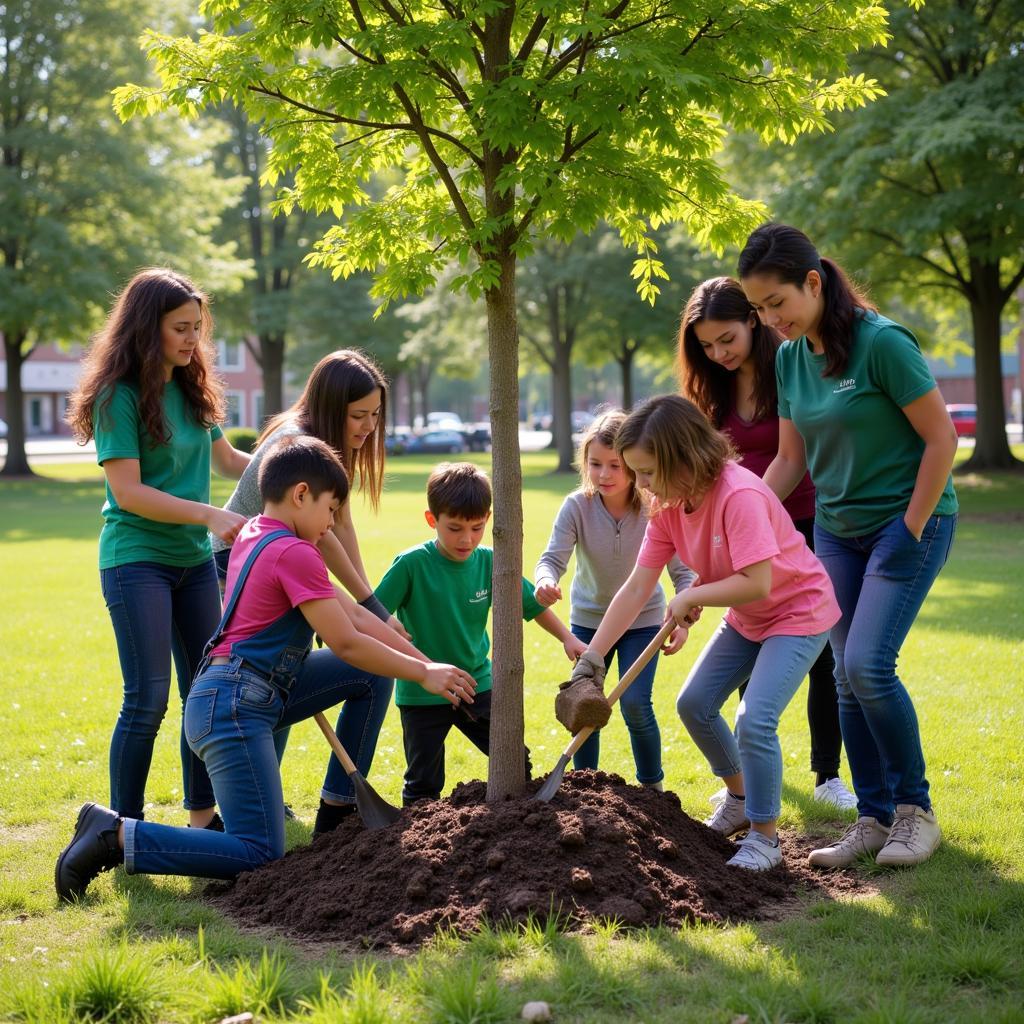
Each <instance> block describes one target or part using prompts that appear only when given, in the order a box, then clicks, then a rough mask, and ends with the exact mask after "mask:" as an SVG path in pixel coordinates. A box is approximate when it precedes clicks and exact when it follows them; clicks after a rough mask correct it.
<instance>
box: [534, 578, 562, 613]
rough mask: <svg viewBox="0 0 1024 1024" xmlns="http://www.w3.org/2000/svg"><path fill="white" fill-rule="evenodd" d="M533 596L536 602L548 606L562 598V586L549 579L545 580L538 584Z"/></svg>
mask: <svg viewBox="0 0 1024 1024" xmlns="http://www.w3.org/2000/svg"><path fill="white" fill-rule="evenodd" d="M533 596H534V597H535V598H536V599H537V604H542V605H544V607H545V608H550V607H551V606H552V605H553V604H554V603H555V602H556V601H561V600H562V588H561V587H560V586H559V585H558V584H557V583H554V582H552V581H551V580H545V581H544V582H543V583H540V584H538V586H537V589H536V590H535V591H534V592H533Z"/></svg>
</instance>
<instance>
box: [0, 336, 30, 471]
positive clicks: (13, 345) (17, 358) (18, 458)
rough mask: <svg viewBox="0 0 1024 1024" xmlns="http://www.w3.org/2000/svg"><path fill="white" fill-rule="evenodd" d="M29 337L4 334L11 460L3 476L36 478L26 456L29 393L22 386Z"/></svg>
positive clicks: (8, 443)
mask: <svg viewBox="0 0 1024 1024" xmlns="http://www.w3.org/2000/svg"><path fill="white" fill-rule="evenodd" d="M24 343H25V337H24V335H22V334H16V335H14V336H13V337H9V336H8V335H7V334H4V358H5V359H6V360H7V411H6V415H7V458H6V459H5V460H4V465H3V469H0V476H33V475H34V474H33V472H32V467H31V466H29V464H28V456H27V455H26V453H25V392H24V391H23V389H22V386H21V368H22V366H23V365H24V363H25V359H26V356H25V352H24V348H23V345H24Z"/></svg>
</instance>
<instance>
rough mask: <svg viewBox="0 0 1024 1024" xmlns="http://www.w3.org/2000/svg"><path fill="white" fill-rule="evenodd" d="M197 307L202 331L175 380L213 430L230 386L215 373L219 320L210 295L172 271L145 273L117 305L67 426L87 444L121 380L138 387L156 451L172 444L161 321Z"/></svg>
mask: <svg viewBox="0 0 1024 1024" xmlns="http://www.w3.org/2000/svg"><path fill="white" fill-rule="evenodd" d="M186 302H195V303H197V304H198V306H199V315H200V320H201V323H202V327H201V329H200V333H199V344H198V345H197V346H196V349H195V351H194V352H193V353H192V358H191V359H190V360H189V364H188V366H175V367H174V369H173V371H172V374H171V379H172V380H174V381H175V383H177V385H178V387H179V388H180V389H181V391H182V393H183V394H184V396H185V402H186V404H187V406H188V408H189V409H191V411H192V415H193V416H194V417H195V420H196V422H197V423H199V424H201V425H202V426H204V427H212V426H213V425H214V424H215V423H220V422H221V421H222V420H223V419H224V388H223V386H222V385H221V383H220V381H219V380H218V379H217V378H216V377H215V376H214V375H213V373H212V372H211V368H212V366H213V341H212V336H213V318H212V317H211V315H210V307H209V303H208V301H207V299H206V296H205V295H204V294H203V293H202V292H201V291H200V290H199V289H198V288H197V287H196V286H195V285H194V284H193V283H192V281H190V280H189V279H188V278H187V277H185V276H184V275H183V274H179V273H177V272H176V271H174V270H168V269H167V268H166V267H149V268H147V269H146V270H140V271H139V272H138V273H137V274H136V275H135V276H134V277H133V278H132V279H131V280H130V281H129V282H128V284H127V285H125V287H124V288H123V289H122V291H121V293H120V294H119V295H118V296H117V298H116V299H115V300H114V305H113V307H112V308H111V310H110V315H109V316H108V317H107V322H106V323H105V324H104V326H103V328H102V330H100V331H99V333H98V334H96V336H95V337H94V338H93V341H92V344H91V345H90V346H89V351H88V352H87V353H86V355H85V359H84V360H83V364H82V376H81V377H80V378H79V381H78V386H77V387H76V388H75V390H74V391H73V392H72V394H71V396H70V398H69V401H68V411H67V421H68V423H69V424H70V425H71V428H72V430H73V431H74V433H75V436H76V437H77V438H78V440H79V442H80V443H81V444H85V442H86V441H89V440H90V439H91V438H92V437H93V435H94V433H95V428H96V421H97V419H99V418H101V417H103V416H105V414H106V412H107V409H108V407H109V406H110V402H111V401H112V399H113V397H114V385H115V384H117V383H118V382H120V381H126V382H129V383H132V384H134V385H135V386H136V387H137V388H138V389H139V416H140V417H141V419H142V422H143V424H144V426H145V428H146V432H147V433H148V434H149V437H150V442H151V443H152V444H153V445H163V444H167V443H168V442H169V441H170V440H171V437H170V432H169V431H168V428H167V421H166V419H165V418H164V411H163V394H164V384H165V383H166V381H165V378H164V360H163V347H162V341H161V337H160V321H161V320H162V319H163V317H164V316H166V314H168V313H170V312H172V311H173V310H175V309H178V308H179V307H180V306H184V305H185V303H186Z"/></svg>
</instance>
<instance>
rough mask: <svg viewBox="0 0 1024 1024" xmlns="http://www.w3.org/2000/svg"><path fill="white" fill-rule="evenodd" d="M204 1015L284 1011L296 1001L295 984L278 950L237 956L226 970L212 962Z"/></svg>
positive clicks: (214, 1016)
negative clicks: (256, 956) (251, 957)
mask: <svg viewBox="0 0 1024 1024" xmlns="http://www.w3.org/2000/svg"><path fill="white" fill-rule="evenodd" d="M208 977H209V981H208V989H207V997H206V1004H205V1007H204V1012H205V1014H206V1018H207V1019H208V1018H214V1019H220V1018H221V1017H232V1016H235V1015H236V1014H240V1013H246V1012H250V1013H253V1014H257V1015H258V1014H263V1013H284V1012H285V1011H286V1010H288V1009H290V1008H291V1006H292V1005H293V1004H294V1003H295V1002H296V999H297V995H298V985H297V984H296V982H295V980H294V978H293V977H292V974H291V971H290V970H289V968H288V965H287V964H286V963H285V961H284V959H283V958H282V957H281V955H280V953H278V952H276V951H274V952H272V953H271V952H268V951H267V950H263V952H262V954H261V955H260V957H259V959H258V960H256V961H255V962H253V961H252V960H245V959H239V960H237V961H236V962H235V964H234V967H233V968H232V969H229V970H225V969H224V968H223V967H221V966H220V965H219V964H214V966H213V972H212V974H210V975H209V976H208Z"/></svg>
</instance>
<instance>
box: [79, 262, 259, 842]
mask: <svg viewBox="0 0 1024 1024" xmlns="http://www.w3.org/2000/svg"><path fill="white" fill-rule="evenodd" d="M212 326H213V324H212V320H211V317H210V313H209V307H208V304H207V301H206V297H205V296H204V295H203V294H202V293H201V292H200V291H199V290H198V289H197V288H196V286H195V285H194V284H193V283H192V282H191V281H189V280H188V278H186V277H183V276H182V275H180V274H177V273H175V272H174V271H171V270H166V269H162V268H152V269H148V270H143V271H141V272H140V273H138V274H136V275H135V277H133V278H132V280H131V281H130V282H129V283H128V285H127V286H126V287H125V288H124V290H123V291H122V292H121V294H120V295H119V296H118V297H117V299H116V301H115V302H114V306H113V309H112V310H111V312H110V316H109V317H108V318H107V322H106V325H105V326H104V328H103V329H102V330H101V331H100V333H99V334H98V335H97V336H96V337H95V339H94V340H93V343H92V346H91V347H90V349H89V352H88V353H87V355H86V357H85V360H84V365H83V369H82V376H81V379H80V381H79V383H78V387H77V388H76V389H75V391H74V393H73V394H72V395H71V398H70V402H69V408H68V421H69V422H70V423H71V426H72V427H73V428H74V431H75V434H76V435H77V437H78V439H79V440H80V441H81V442H82V443H84V442H86V441H88V440H90V439H91V438H95V441H96V458H97V461H98V462H99V463H100V465H101V466H103V472H104V475H105V476H106V487H107V500H106V502H105V504H104V506H103V519H104V524H103V529H102V531H101V533H100V545H99V554H100V558H99V562H100V583H101V585H102V589H103V597H104V600H105V601H106V604H107V609H108V611H109V612H110V618H111V621H112V623H113V626H114V636H115V638H116V640H117V651H118V657H119V659H120V663H121V673H122V676H123V680H124V699H123V702H122V705H121V713H120V715H119V716H118V719H117V724H116V725H115V726H114V734H113V737H112V739H111V743H110V793H111V798H110V802H111V806H112V807H113V808H114V809H115V810H117V812H118V813H119V814H123V815H125V816H128V817H141V816H142V814H143V808H144V806H145V788H146V779H147V777H148V775H149V766H150V762H151V761H152V758H153V745H154V742H155V740H156V734H157V731H158V730H159V728H160V723H161V721H162V720H163V717H164V714H165V712H166V711H167V700H168V694H169V691H170V680H171V676H170V667H171V659H172V656H173V659H174V663H175V667H176V669H177V677H178V691H179V694H180V695H181V699H182V701H184V699H185V697H186V696H187V695H188V691H189V686H190V685H191V682H192V677H193V676H194V674H195V671H196V669H197V668H198V667H199V662H200V660H201V659H202V655H203V648H204V647H205V646H206V642H207V641H208V640H209V639H210V637H211V636H212V635H213V633H214V631H215V630H216V628H217V623H218V622H219V621H220V594H219V590H218V587H217V573H216V569H215V567H214V563H213V557H212V552H211V550H210V540H209V532H208V531H212V532H213V533H214V534H216V535H217V536H218V537H221V538H222V539H223V540H225V541H228V542H230V541H231V540H233V539H234V537H235V534H236V533H237V532H238V530H239V529H240V528H241V526H242V524H243V523H244V522H245V519H244V517H243V516H240V515H238V514H237V513H234V512H229V511H226V510H224V509H221V508H218V507H217V506H216V505H211V504H210V466H211V462H212V464H213V466H214V467H215V468H216V470H217V472H218V473H220V474H221V475H223V476H230V477H238V476H240V475H241V474H242V471H243V470H244V469H245V467H246V466H247V465H248V463H249V456H248V455H246V454H244V453H243V452H240V451H237V450H236V449H234V448H232V447H231V445H230V444H229V443H228V441H227V440H226V439H225V438H224V436H223V435H222V433H221V430H220V427H219V426H218V425H217V424H218V422H219V421H221V420H222V419H223V418H224V394H223V388H222V387H221V385H220V383H219V382H218V381H217V379H216V378H215V377H214V376H213V375H212V374H211V372H210V369H211V366H212V341H211V331H212ZM181 758H182V775H183V782H184V805H185V807H186V808H187V809H188V811H189V819H190V823H191V824H192V825H193V826H196V827H200V828H203V827H214V828H216V827H217V826H218V824H219V818H218V817H217V815H216V814H215V811H214V798H213V788H212V787H211V785H210V779H209V777H208V775H207V774H206V769H205V767H204V766H203V763H202V761H200V760H199V759H198V758H197V757H196V756H195V755H194V754H192V752H191V751H190V750H189V748H188V745H187V743H186V742H185V740H184V736H182V740H181Z"/></svg>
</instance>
